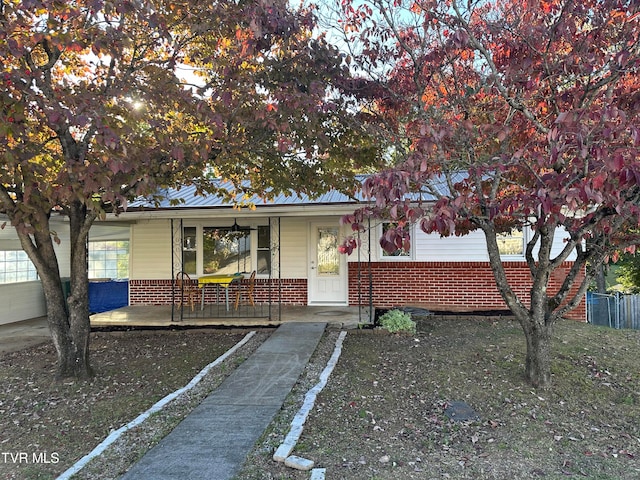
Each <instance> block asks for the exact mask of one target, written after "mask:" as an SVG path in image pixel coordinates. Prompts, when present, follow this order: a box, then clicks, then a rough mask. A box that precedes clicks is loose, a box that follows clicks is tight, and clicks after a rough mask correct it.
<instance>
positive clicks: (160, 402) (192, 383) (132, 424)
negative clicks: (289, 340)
mask: <svg viewBox="0 0 640 480" xmlns="http://www.w3.org/2000/svg"><path fill="white" fill-rule="evenodd" d="M255 334H256V332H255V331H251V332H249V333H247V334H246V335H245V336H244V338H243V339H242V340H240V341H239V342H238V343H236V344H235V345H234V346H233V347H231V348H230V349H229V350H227V351H226V352H225V353H223V354H222V355H220V356H219V357H218V358H216V359H215V360H214V361H213V362H211V363H210V364H209V365H207V366H206V367H204V368H203V369H202V370H200V372H199V373H198V374H197V375H196V376H195V377H193V378H192V379H191V381H190V382H189V383H188V384H187V385H185V386H184V387H182V388H180V389H178V390H176V391H175V392H173V393H170V394H168V395H167V396H166V397H164V398H162V399H161V400H158V402H156V403H155V404H154V405H153V406H151V408H149V410H147V411H146V412H143V413H141V414H140V415H138V416H137V417H136V418H135V419H134V420H132V421H130V422H129V423H127V424H126V425H124V426H122V427H120V428H119V429H117V430H114V431H113V432H111V433H110V434H109V435H108V436H107V438H105V439H104V440H103V441H102V442H101V443H100V444H99V445H98V446H97V447H96V448H94V449H93V450H92V451H91V452H89V453H88V454H87V455H85V456H84V457H82V458H81V459H80V460H78V461H77V462H76V463H75V465H73V466H72V467H71V468H69V469H68V470H66V471H65V472H63V473H62V474H61V475H60V476H59V477H58V478H57V479H56V480H68V479H69V478H71V476H72V475H75V474H76V473H78V472H79V471H80V470H82V468H84V466H85V465H86V464H87V463H89V462H90V461H91V460H93V459H94V458H95V457H97V456H98V455H100V454H101V453H102V452H104V451H105V450H106V449H107V447H108V446H109V445H111V444H112V443H113V442H115V441H116V440H117V439H118V438H120V436H121V435H122V434H123V433H124V432H126V431H127V430H130V429H132V428H134V427H137V426H138V425H140V424H141V423H142V422H144V421H145V420H146V419H147V418H149V417H150V416H151V415H152V414H154V413H156V412H158V411H160V410H161V409H162V408H163V407H164V406H165V405H167V404H168V403H169V402H171V401H172V400H174V399H175V398H177V397H178V396H180V395H182V394H183V393H185V392H187V391H189V390H191V389H192V388H193V387H195V386H196V385H197V384H198V383H199V382H200V380H202V379H203V378H204V376H205V375H206V374H207V373H209V370H211V369H212V368H213V367H215V366H217V365H219V364H220V363H222V362H223V361H225V360H226V359H227V358H228V357H229V356H231V355H232V354H233V353H235V352H236V350H238V349H239V348H240V347H242V346H243V345H244V344H245V343H247V342H248V341H249V340H250V339H251V337H253V336H254V335H255Z"/></svg>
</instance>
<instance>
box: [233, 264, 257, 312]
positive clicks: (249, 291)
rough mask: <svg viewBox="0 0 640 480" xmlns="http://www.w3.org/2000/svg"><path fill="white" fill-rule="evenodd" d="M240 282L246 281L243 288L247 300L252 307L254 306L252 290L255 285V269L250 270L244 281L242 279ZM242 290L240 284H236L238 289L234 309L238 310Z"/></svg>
mask: <svg viewBox="0 0 640 480" xmlns="http://www.w3.org/2000/svg"><path fill="white" fill-rule="evenodd" d="M242 283H246V288H244V292H245V293H246V297H247V300H248V301H249V303H250V304H251V306H252V307H255V306H256V301H255V298H253V290H254V289H255V286H256V271H255V270H254V271H253V272H251V275H250V276H249V278H248V279H247V280H246V282H245V281H244V280H243V281H242ZM242 290H243V289H242V285H238V291H237V292H236V305H235V308H236V310H238V307H239V306H240V299H241V296H242Z"/></svg>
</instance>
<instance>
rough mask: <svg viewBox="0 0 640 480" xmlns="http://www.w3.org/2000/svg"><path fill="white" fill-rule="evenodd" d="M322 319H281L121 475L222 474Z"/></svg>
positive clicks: (265, 421) (247, 444)
mask: <svg viewBox="0 0 640 480" xmlns="http://www.w3.org/2000/svg"><path fill="white" fill-rule="evenodd" d="M326 325H327V324H326V323H323V322H315V323H285V324H283V325H281V326H280V327H278V329H277V330H276V331H275V332H274V333H273V334H272V335H271V336H270V337H269V338H268V339H267V340H266V341H265V342H264V343H263V344H262V345H261V346H260V347H259V348H258V349H257V350H256V351H255V352H254V353H253V354H252V355H251V356H250V357H249V358H248V359H247V360H245V361H244V362H243V363H242V364H241V365H240V366H239V367H238V368H237V369H236V370H235V371H234V372H233V373H232V374H231V376H229V377H228V378H227V379H226V380H225V381H224V382H223V383H222V384H221V385H220V386H219V387H218V388H217V389H216V390H215V391H213V392H212V393H211V395H209V396H208V397H207V398H206V399H205V400H204V401H203V402H202V403H201V404H200V405H199V406H198V407H196V408H195V409H194V410H193V411H192V412H191V413H190V414H189V415H188V416H187V417H186V418H185V419H184V420H183V421H182V422H181V423H180V424H179V425H178V426H177V427H176V428H175V429H174V430H173V431H172V432H171V433H170V434H169V435H167V436H166V437H165V438H164V439H163V440H161V441H160V443H159V444H158V445H156V446H155V447H154V448H152V449H151V450H149V451H148V452H147V453H146V455H145V456H144V457H142V458H141V459H140V460H139V461H138V462H137V463H136V464H135V465H133V467H131V469H130V470H129V471H128V472H127V473H126V474H125V475H124V476H122V477H121V480H148V479H151V478H152V479H154V480H163V479H167V480H175V479H176V478H180V479H185V480H186V479H206V480H212V479H215V480H226V479H231V478H233V476H234V475H235V474H237V473H238V471H239V469H240V467H241V466H242V464H243V463H244V460H245V458H246V456H247V454H248V453H249V452H250V451H251V449H252V448H253V445H254V444H255V442H256V441H257V440H258V438H259V437H260V435H262V433H263V432H264V430H265V429H266V428H267V426H268V425H269V424H270V423H271V421H272V420H273V418H274V416H275V415H276V413H277V412H278V411H279V410H280V408H281V407H282V404H283V402H284V400H285V398H286V397H287V395H288V394H289V392H290V391H291V389H292V388H293V385H294V384H295V382H296V381H297V380H298V377H299V376H300V374H301V373H302V370H303V369H304V367H305V365H306V364H307V362H308V361H309V358H310V357H311V355H312V353H313V352H314V350H315V349H316V347H317V345H318V342H319V341H320V338H321V337H322V334H323V332H324V330H325V328H326Z"/></svg>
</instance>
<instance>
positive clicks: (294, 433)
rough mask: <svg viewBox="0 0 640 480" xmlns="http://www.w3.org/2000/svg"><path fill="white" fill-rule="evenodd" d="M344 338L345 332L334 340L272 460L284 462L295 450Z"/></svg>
mask: <svg viewBox="0 0 640 480" xmlns="http://www.w3.org/2000/svg"><path fill="white" fill-rule="evenodd" d="M346 336H347V332H346V331H344V332H340V335H339V336H338V340H336V346H335V348H334V350H333V354H332V355H331V358H330V359H329V361H328V362H327V365H326V366H325V367H324V370H323V371H322V373H321V374H320V381H319V382H318V383H317V384H315V385H314V387H313V388H312V389H311V390H309V391H308V392H307V393H306V395H305V397H304V403H303V404H302V407H300V410H298V413H297V414H296V416H295V417H293V420H292V421H291V429H290V430H289V433H288V434H287V436H286V437H285V439H284V442H282V443H281V444H280V446H279V447H278V449H277V450H276V451H275V453H274V454H273V459H274V460H275V461H277V462H284V461H285V460H286V459H287V457H289V455H291V452H292V451H293V449H294V448H295V446H296V443H298V440H300V436H301V435H302V429H303V425H304V422H306V421H307V417H308V416H309V413H310V412H311V410H312V409H313V406H314V405H315V403H316V397H317V396H318V394H319V393H320V392H321V391H322V389H323V388H324V387H325V386H326V384H327V381H328V380H329V375H331V372H333V369H334V367H335V366H336V364H337V363H338V359H339V358H340V354H341V353H342V342H343V341H344V338H345V337H346Z"/></svg>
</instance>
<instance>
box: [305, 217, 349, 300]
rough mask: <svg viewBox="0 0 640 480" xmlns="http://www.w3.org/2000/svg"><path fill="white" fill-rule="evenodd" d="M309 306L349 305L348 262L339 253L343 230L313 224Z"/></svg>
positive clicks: (326, 225) (311, 226) (335, 226)
mask: <svg viewBox="0 0 640 480" xmlns="http://www.w3.org/2000/svg"><path fill="white" fill-rule="evenodd" d="M310 228H311V234H310V240H311V241H310V242H309V243H310V252H309V259H310V264H309V285H308V295H309V305H346V304H347V261H346V256H345V255H342V254H340V253H339V252H338V245H339V242H340V228H339V227H338V226H337V225H335V224H334V225H330V224H321V223H311V225H310Z"/></svg>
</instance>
